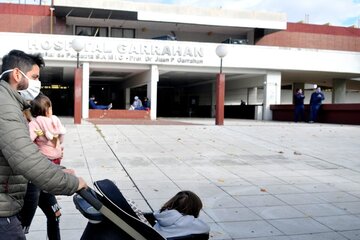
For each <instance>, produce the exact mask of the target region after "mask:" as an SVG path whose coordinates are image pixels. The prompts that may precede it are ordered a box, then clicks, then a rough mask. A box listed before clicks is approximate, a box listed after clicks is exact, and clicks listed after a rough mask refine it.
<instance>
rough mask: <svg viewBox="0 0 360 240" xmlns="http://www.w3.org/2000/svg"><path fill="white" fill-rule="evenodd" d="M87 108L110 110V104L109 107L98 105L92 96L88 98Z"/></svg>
mask: <svg viewBox="0 0 360 240" xmlns="http://www.w3.org/2000/svg"><path fill="white" fill-rule="evenodd" d="M89 107H90V109H103V110H106V109H107V110H110V109H111V108H112V103H110V104H109V105H98V104H97V102H96V101H95V96H94V95H92V96H91V97H90V98H89Z"/></svg>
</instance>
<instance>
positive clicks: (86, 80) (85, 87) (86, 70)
mask: <svg viewBox="0 0 360 240" xmlns="http://www.w3.org/2000/svg"><path fill="white" fill-rule="evenodd" d="M82 69H83V78H82V118H84V119H87V118H89V89H90V64H89V63H83V64H82Z"/></svg>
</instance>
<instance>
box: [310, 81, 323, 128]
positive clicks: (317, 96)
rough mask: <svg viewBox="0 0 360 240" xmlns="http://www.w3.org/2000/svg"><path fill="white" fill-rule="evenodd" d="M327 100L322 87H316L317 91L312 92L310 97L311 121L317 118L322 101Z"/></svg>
mask: <svg viewBox="0 0 360 240" xmlns="http://www.w3.org/2000/svg"><path fill="white" fill-rule="evenodd" d="M323 100H325V96H324V94H323V93H322V92H321V88H320V87H318V88H316V90H315V92H313V93H312V94H311V98H310V121H309V122H310V123H313V122H315V121H316V120H317V116H318V112H319V109H320V106H321V103H322V101H323Z"/></svg>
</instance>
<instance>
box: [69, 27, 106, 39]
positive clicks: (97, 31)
mask: <svg viewBox="0 0 360 240" xmlns="http://www.w3.org/2000/svg"><path fill="white" fill-rule="evenodd" d="M75 35H80V36H93V37H107V36H108V29H107V28H106V27H81V26H77V27H76V31H75Z"/></svg>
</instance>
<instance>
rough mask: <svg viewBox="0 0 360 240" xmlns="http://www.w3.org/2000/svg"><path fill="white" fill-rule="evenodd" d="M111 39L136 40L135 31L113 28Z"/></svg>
mask: <svg viewBox="0 0 360 240" xmlns="http://www.w3.org/2000/svg"><path fill="white" fill-rule="evenodd" d="M111 37H116V38H135V29H129V28H111Z"/></svg>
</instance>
